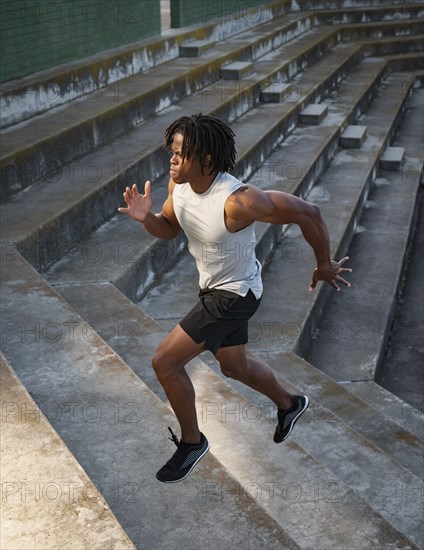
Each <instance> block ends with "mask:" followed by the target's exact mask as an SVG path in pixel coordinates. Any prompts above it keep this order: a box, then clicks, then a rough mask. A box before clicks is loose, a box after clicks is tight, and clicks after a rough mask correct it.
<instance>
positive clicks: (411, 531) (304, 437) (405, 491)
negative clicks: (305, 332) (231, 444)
mask: <svg viewBox="0 0 424 550" xmlns="http://www.w3.org/2000/svg"><path fill="white" fill-rule="evenodd" d="M253 357H254V356H253ZM259 358H261V359H262V360H263V361H265V362H267V354H266V353H264V354H260V355H259ZM205 361H206V363H207V364H208V365H209V366H210V367H211V368H212V369H213V370H214V371H215V372H217V373H218V375H219V374H220V373H219V367H218V366H217V364H216V361H214V359H213V358H212V357H211V356H210V355H208V358H207V359H205ZM288 361H295V359H294V355H291V356H289V355H288V354H287V356H285V357H284V360H283V362H282V364H281V367H280V368H279V372H283V371H284V366H285V364H286V363H287V362H288ZM295 362H296V361H295ZM212 363H215V364H214V365H212ZM293 370H294V369H293V368H292V369H291V372H293ZM198 376H199V378H200V377H201V376H203V372H202V374H200V373H199V374H198ZM276 377H277V379H278V380H279V381H280V382H281V384H282V385H283V386H284V387H285V388H286V389H287V390H288V391H289V392H291V393H293V394H295V395H299V394H302V393H303V390H302V389H301V386H302V383H300V387H299V385H297V383H296V382H293V380H294V379H292V381H289V380H288V379H287V378H285V377H284V375H281V374H278V373H276ZM210 378H211V379H210V381H208V382H206V381H204V382H203V383H204V384H205V386H206V387H207V388H209V387H213V380H212V377H210ZM229 383H230V384H231V385H232V387H233V388H234V389H235V390H236V391H238V392H240V393H241V394H242V395H243V396H244V397H245V398H246V399H247V401H248V404H244V403H240V402H236V403H237V405H236V406H234V404H233V403H234V401H233V400H230V399H226V398H225V397H223V398H221V399H219V397H215V398H211V399H208V397H207V395H205V397H203V396H202V394H201V393H200V395H199V392H198V391H196V395H198V396H199V400H201V402H202V415H203V420H204V424H205V428H204V430H206V429H207V428H206V425H207V423H208V422H209V421H210V419H211V418H212V419H213V417H214V416H216V417H217V419H216V420H220V421H221V422H246V423H256V422H258V420H259V419H260V418H262V417H265V418H266V419H267V420H270V421H271V422H272V421H276V418H275V407H274V405H273V404H272V403H270V402H269V401H268V400H267V399H266V398H265V397H263V396H260V395H258V393H256V392H255V391H254V390H252V389H250V388H248V387H247V386H243V385H242V384H241V383H239V382H237V381H233V380H231V379H230V380H229ZM322 389H323V388H322ZM196 390H197V387H196ZM315 393H316V394H317V395H319V400H318V401H316V400H314V399H310V408H309V410H308V412H307V413H306V414H305V415H304V416H302V421H301V423H299V424H300V425H299V426H296V428H295V431H294V432H293V433H292V434H291V435H290V439H292V440H294V441H295V442H296V443H297V444H299V445H300V446H301V447H302V449H304V450H305V451H306V452H307V453H310V454H311V455H312V456H314V457H315V458H316V459H317V460H318V461H319V462H320V463H321V464H323V465H325V466H326V467H327V468H329V469H330V470H331V471H332V472H333V473H334V474H335V475H336V476H337V477H338V478H339V480H340V481H342V482H343V483H345V484H346V485H347V486H349V487H350V488H351V489H352V490H353V491H355V493H356V494H357V495H358V496H359V497H360V498H362V499H363V500H364V501H365V502H367V503H368V505H369V506H370V507H371V508H373V509H374V510H375V511H376V512H378V513H379V514H380V515H381V516H382V517H384V518H385V519H386V520H387V521H388V522H390V524H391V525H392V526H393V527H395V528H396V529H398V530H399V531H400V532H402V533H404V534H406V533H407V534H408V537H409V538H410V539H411V540H412V541H414V542H415V544H417V545H418V546H419V545H420V544H422V542H423V535H422V521H421V518H422V514H423V511H424V509H423V503H422V502H419V494H420V491H421V487H422V479H421V478H420V477H419V476H416V475H414V474H412V473H411V471H409V470H408V469H407V468H406V467H405V466H402V465H401V464H400V463H399V462H398V461H397V460H396V459H394V458H393V457H391V456H390V454H389V453H388V452H387V450H386V451H383V450H381V449H380V448H379V447H378V444H376V443H375V442H374V441H373V439H372V437H370V436H369V435H368V438H367V437H366V436H364V435H363V434H361V433H360V431H356V428H355V427H354V424H355V421H354V420H352V419H351V422H350V426H348V425H347V424H346V422H345V420H344V419H343V414H340V413H339V409H340V408H342V406H343V405H342V404H341V400H340V401H338V402H337V404H336V403H335V402H334V401H333V400H332V399H331V398H330V399H326V400H322V397H324V393H325V389H323V391H321V392H320V391H319V390H318V391H316V389H315ZM222 394H223V395H224V396H225V392H224V391H222ZM306 394H307V395H308V396H309V397H310V394H308V393H307V392H306ZM320 394H321V395H320ZM325 397H328V396H325ZM356 405H359V406H360V403H359V402H357V403H356ZM370 412H371V414H372V413H373V409H372V408H370ZM349 413H350V415H351V418H352V416H354V415H353V414H352V410H349ZM199 414H200V411H199ZM359 423H360V422H359ZM404 433H407V432H404ZM382 471H384V476H382V475H381V472H382ZM388 480H390V483H389V484H388V483H387V481H388ZM317 485H319V484H317ZM316 489H317V493H319V488H318V487H316ZM321 489H322V491H321V496H323V494H325V491H326V489H325V488H324V487H321ZM327 489H329V487H328V486H327ZM331 489H332V491H331V492H332V495H333V497H334V500H338V498H339V497H341V494H342V493H343V488H342V486H341V485H340V484H339V483H337V484H335V485H334V486H332V487H331ZM329 492H330V491H329ZM329 492H328V494H329ZM412 501H415V505H413V504H412Z"/></svg>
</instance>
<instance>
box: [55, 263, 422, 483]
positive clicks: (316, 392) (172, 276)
mask: <svg viewBox="0 0 424 550" xmlns="http://www.w3.org/2000/svg"><path fill="white" fill-rule="evenodd" d="M273 263H274V262H273V261H271V262H270V264H269V265H268V266H267V267H266V269H265V272H264V281H265V285H266V286H265V292H266V293H267V294H272V295H273V297H274V299H275V300H276V301H278V291H277V290H275V289H276V288H277V289H278V288H280V282H279V281H274V282H273V281H267V274H268V270H269V269H272V267H273ZM57 288H58V289H59V291H60V292H63V291H62V286H61V287H57ZM77 288H78V287H77ZM197 288H198V275H197V271H196V268H195V266H194V264H193V261H192V259H191V258H190V256H189V254H188V253H186V255H185V256H183V257H182V258H181V260H180V261H179V262H178V264H177V265H176V266H175V268H174V269H173V270H170V271H169V272H168V273H167V274H166V275H165V276H164V277H162V278H161V279H160V280H159V281H158V283H157V285H156V286H155V287H153V288H152V289H151V290H150V291H149V292H148V294H147V295H146V296H145V297H144V298H143V299H142V300H141V301H140V302H139V306H140V308H141V309H142V310H143V312H144V313H146V314H147V315H149V316H151V317H153V318H154V319H155V320H157V321H158V322H159V323H160V325H161V326H163V327H164V329H165V330H167V331H169V330H171V329H172V328H173V327H174V326H175V325H176V324H177V323H178V321H179V320H180V319H181V318H182V317H183V316H184V315H185V313H187V311H188V310H189V309H190V308H191V307H193V306H194V305H195V303H196V300H197ZM70 289H71V290H67V293H66V294H65V297H66V298H67V299H70V294H69V293H70V292H72V293H73V295H74V294H75V296H73V300H71V303H72V304H73V306H74V307H77V306H76V304H77V303H78V302H77V300H78V298H77V296H78V293H79V292H80V291H79V290H77V289H75V290H73V287H70ZM171 296H174V298H171ZM176 296H178V299H176V298H175V297H176ZM87 300H88V296H87V295H85V296H84V297H83V298H81V301H82V302H83V303H86V301H87ZM170 303H172V308H171V307H170ZM79 307H81V306H79ZM268 309H269V307H267V304H266V303H264V302H262V304H261V307H260V308H259V310H258V312H257V313H256V314H255V316H254V317H253V318H252V320H251V322H250V324H249V325H250V330H249V338H250V340H249V349H250V350H252V352H253V353H254V354H255V355H257V356H258V357H260V358H261V359H263V360H264V361H265V362H266V363H268V364H269V365H270V366H271V367H272V368H273V369H274V370H275V371H276V372H277V373H279V374H281V375H282V376H283V377H284V383H283V385H284V386H286V385H287V381H289V383H291V384H294V385H296V386H297V393H298V392H299V391H300V392H301V393H306V394H307V395H308V396H310V397H311V398H312V399H314V400H316V401H318V402H320V403H321V405H322V406H324V407H326V408H327V409H329V410H330V411H331V414H329V415H327V417H328V416H331V417H333V415H334V416H336V417H337V418H339V419H340V420H341V421H342V422H344V423H346V424H347V425H349V426H350V427H351V428H352V429H354V430H355V431H357V432H358V433H360V434H361V435H362V436H364V437H365V438H367V439H368V440H369V441H370V442H372V443H373V444H374V445H376V446H377V447H379V448H380V449H382V450H383V451H384V452H385V453H386V454H388V455H389V456H392V457H393V458H394V459H395V460H396V461H397V462H398V463H399V464H402V465H403V467H404V468H407V469H408V470H410V471H411V472H412V473H413V474H414V475H415V476H417V477H419V478H422V476H423V472H422V451H423V449H422V435H421V436H420V435H418V436H417V435H416V433H413V432H411V431H410V430H409V423H408V424H405V423H403V422H402V418H401V417H400V416H398V418H397V421H396V420H392V419H391V418H390V417H389V416H387V415H386V410H385V409H383V410H382V411H380V410H377V409H376V408H375V407H374V406H370V405H368V403H366V402H363V401H362V400H360V399H358V398H357V397H356V396H355V395H352V394H350V393H349V391H348V390H349V387H348V386H342V387H341V386H339V384H338V383H336V382H335V381H334V380H332V379H331V378H330V377H329V376H328V375H326V374H323V373H322V372H321V371H319V370H318V369H316V368H315V367H312V365H310V364H308V363H307V362H306V361H304V360H302V359H300V358H296V356H295V355H294V354H293V353H291V352H288V351H285V350H282V351H265V350H263V349H262V350H258V349H257V347H258V346H257V343H258V342H261V343H263V341H264V340H266V341H267V342H268V344H269V346H268V350H270V349H273V348H275V342H276V341H278V340H279V337H281V335H282V336H283V337H285V338H286V339H287V340H289V339H290V338H293V336H296V326H294V324H293V323H291V322H290V320H289V318H288V317H286V316H284V317H283V319H282V320H280V322H279V325H278V326H277V325H276V322H275V320H274V318H273V317H272V316H270V315H269V311H268ZM86 311H87V317H86V319H87V320H89V319H91V318H90V316H89V313H90V308H89V307H88V306H87V310H86ZM282 311H284V310H282ZM81 314H82V315H83V313H81ZM267 315H268V319H269V320H268V321H265V322H264V321H263V320H262V318H263V317H265V318H267ZM83 316H84V315H83ZM93 322H96V320H95V319H93ZM97 322H99V318H98V317H97ZM125 360H126V361H127V362H128V363H129V364H130V365H131V366H132V367H133V368H136V367H134V366H133V363H132V362H131V358H129V357H127V356H125ZM205 360H206V361H207V359H205ZM207 362H208V364H209V365H211V366H213V365H214V364H215V363H214V360H212V362H210V361H207ZM288 363H290V366H289V365H288ZM146 383H147V382H146ZM235 387H236V388H237V389H238V391H241V392H242V393H243V395H245V396H247V397H248V398H249V399H251V400H252V401H255V399H254V397H253V394H249V393H246V392H247V391H249V390H247V389H244V387H243V386H241V385H240V384H237V383H235ZM353 410H356V411H357V412H356V413H355V414H354V413H353ZM397 412H398V413H399V412H400V411H399V410H398V411H397ZM405 414H408V415H409V414H410V412H407V413H405ZM323 416H324V417H325V416H326V415H325V414H324V413H323ZM366 418H368V420H367V421H366ZM370 418H372V420H370ZM417 422H418V424H416V425H415V426H414V427H415V429H416V431H418V434H421V432H422V423H421V427H420V424H419V421H418V420H417ZM420 437H421V440H420Z"/></svg>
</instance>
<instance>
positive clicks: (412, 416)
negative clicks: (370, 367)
mask: <svg viewBox="0 0 424 550" xmlns="http://www.w3.org/2000/svg"><path fill="white" fill-rule="evenodd" d="M339 384H340V385H342V386H343V387H345V388H346V389H347V390H348V391H349V392H350V393H353V394H354V395H356V396H358V397H359V398H360V399H362V401H366V402H367V403H368V404H369V405H371V406H372V407H374V408H375V409H377V410H378V411H380V412H382V413H384V415H385V416H386V417H388V418H390V420H391V421H392V422H395V423H396V424H399V426H401V427H402V428H403V429H405V430H407V431H408V432H411V433H412V434H414V435H415V436H416V437H417V438H419V439H421V440H424V411H423V409H422V403H420V402H419V401H417V402H415V403H414V404H413V406H411V405H410V404H409V403H407V402H406V401H403V400H402V399H400V398H399V397H397V396H396V395H394V394H393V393H391V392H390V391H388V390H386V389H385V388H383V387H382V386H380V384H377V382H375V381H374V380H355V381H352V382H350V381H344V382H339ZM420 407H421V408H420Z"/></svg>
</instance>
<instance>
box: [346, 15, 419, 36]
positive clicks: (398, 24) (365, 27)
mask: <svg viewBox="0 0 424 550" xmlns="http://www.w3.org/2000/svg"><path fill="white" fill-rule="evenodd" d="M393 29H395V32H394V33H393ZM420 30H421V32H422V19H420V18H419V17H417V18H411V19H408V20H402V19H394V20H389V21H378V22H376V21H371V22H366V23H348V24H346V25H340V31H341V34H342V37H343V39H346V38H348V37H350V39H353V38H354V37H352V36H351V35H352V34H354V33H355V31H357V32H361V34H362V35H367V36H368V35H369V34H371V36H372V33H376V38H377V37H378V38H379V37H381V38H383V37H384V36H385V35H386V33H387V34H392V35H393V34H394V35H395V36H396V35H397V34H402V35H407V34H414V32H420ZM396 31H397V32H396ZM377 33H382V34H381V35H380V36H377ZM371 36H370V37H371ZM355 38H357V36H355Z"/></svg>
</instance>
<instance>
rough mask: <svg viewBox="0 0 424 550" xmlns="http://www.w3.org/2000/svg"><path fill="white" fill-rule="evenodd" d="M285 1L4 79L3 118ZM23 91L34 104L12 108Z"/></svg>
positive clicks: (123, 73)
mask: <svg viewBox="0 0 424 550" xmlns="http://www.w3.org/2000/svg"><path fill="white" fill-rule="evenodd" d="M287 4H288V2H287V0H284V1H283V2H279V3H278V4H276V3H273V5H271V6H269V8H265V9H263V10H261V17H260V19H259V22H258V19H256V18H255V19H254V20H252V19H250V18H240V19H239V20H238V21H236V22H235V24H234V22H233V23H232V24H231V23H230V24H229V23H228V22H227V21H226V20H223V19H222V18H216V19H215V20H213V21H206V22H204V23H200V24H197V25H191V26H190V27H185V28H179V29H167V30H166V31H163V32H162V34H161V35H160V36H155V37H153V38H150V39H145V40H141V41H137V42H132V43H131V44H126V45H124V46H120V47H117V48H112V49H109V50H106V51H102V52H100V53H97V54H93V55H90V56H88V57H84V58H83V59H77V60H74V61H72V62H69V63H64V64H61V65H59V66H55V67H51V68H49V69H45V70H43V71H39V72H36V73H33V74H31V75H28V76H26V77H25V78H20V79H16V80H13V81H10V82H8V83H7V85H6V86H5V87H4V88H3V89H2V93H3V95H2V100H3V101H2V107H4V109H3V113H2V114H3V115H4V119H3V120H4V121H5V123H6V124H7V125H10V124H12V123H14V122H18V121H19V120H22V119H25V118H28V117H30V116H34V115H35V114H37V113H39V112H42V111H45V110H46V109H50V108H52V107H54V106H55V105H56V104H58V103H59V104H60V103H64V102H67V101H68V100H69V98H71V99H72V98H75V95H76V94H80V95H84V94H85V93H87V91H91V90H92V89H93V86H95V87H96V88H97V89H99V90H100V89H102V88H103V87H104V86H106V85H108V84H111V83H114V82H116V81H117V80H119V79H122V78H125V77H127V76H130V75H131V74H136V73H137V72H139V71H140V70H141V71H145V70H148V69H150V68H152V67H155V66H157V65H160V64H161V63H164V62H166V61H169V60H171V59H175V58H177V57H178V56H179V45H180V44H181V43H184V42H186V41H190V40H193V39H196V38H199V37H202V38H203V39H206V40H210V41H216V40H219V41H222V40H225V39H226V38H229V37H232V36H234V35H237V34H238V33H242V32H244V31H246V30H247V29H254V28H255V27H257V26H258V25H260V24H261V22H264V21H269V20H270V19H271V20H272V19H279V18H281V17H285V16H286V12H287ZM52 83H55V85H54V90H55V93H57V92H60V93H58V97H56V98H55V99H56V100H57V101H53V102H52V101H51V100H50V99H48V100H47V102H46V94H48V92H49V90H50V87H51V86H52ZM27 93H31V94H34V93H35V97H36V99H35V101H34V106H30V105H26V108H24V109H23V112H19V113H16V112H15V111H16V109H18V110H21V109H22V106H21V105H19V104H20V103H22V98H24V97H25V95H26V94H27ZM47 97H48V96H47ZM31 107H34V108H31Z"/></svg>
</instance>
